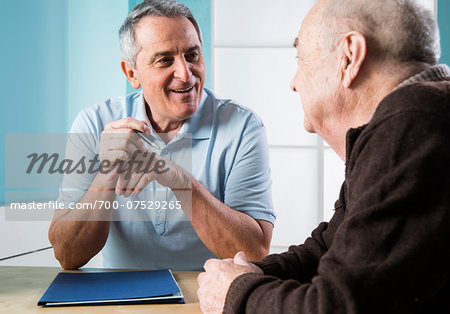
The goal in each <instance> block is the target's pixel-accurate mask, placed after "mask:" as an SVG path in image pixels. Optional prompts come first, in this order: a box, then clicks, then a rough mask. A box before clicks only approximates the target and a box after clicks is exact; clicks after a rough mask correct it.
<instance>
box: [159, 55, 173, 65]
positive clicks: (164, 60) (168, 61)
mask: <svg viewBox="0 0 450 314" xmlns="http://www.w3.org/2000/svg"><path fill="white" fill-rule="evenodd" d="M172 61H173V60H172V58H169V57H164V58H161V59H158V60H157V61H156V63H157V64H159V65H169V64H171V63H172Z"/></svg>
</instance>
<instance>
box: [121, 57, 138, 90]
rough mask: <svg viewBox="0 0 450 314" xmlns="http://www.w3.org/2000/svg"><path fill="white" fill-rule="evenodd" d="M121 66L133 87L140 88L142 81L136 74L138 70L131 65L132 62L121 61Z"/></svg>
mask: <svg viewBox="0 0 450 314" xmlns="http://www.w3.org/2000/svg"><path fill="white" fill-rule="evenodd" d="M120 67H121V68H122V72H123V74H125V76H126V77H127V80H128V82H130V85H131V87H133V88H134V89H138V88H139V87H141V83H140V82H139V81H138V79H137V78H136V76H135V72H136V70H135V69H134V68H133V67H132V66H131V64H129V63H128V62H126V61H125V60H122V61H121V62H120Z"/></svg>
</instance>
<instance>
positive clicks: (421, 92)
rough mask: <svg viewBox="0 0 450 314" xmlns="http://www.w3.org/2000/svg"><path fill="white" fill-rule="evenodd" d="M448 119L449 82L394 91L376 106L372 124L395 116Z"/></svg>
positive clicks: (406, 87)
mask: <svg viewBox="0 0 450 314" xmlns="http://www.w3.org/2000/svg"><path fill="white" fill-rule="evenodd" d="M417 114H419V116H421V115H422V116H423V117H424V118H425V117H426V116H430V115H431V116H436V117H441V118H442V119H445V120H448V118H450V81H438V82H421V83H415V84H410V85H407V86H404V87H402V88H399V89H397V90H394V91H393V92H392V93H390V94H389V95H388V96H387V97H386V98H385V99H383V101H382V102H381V103H380V105H379V106H378V108H377V110H376V112H375V114H374V117H373V122H374V123H377V122H381V121H383V120H385V119H388V118H392V117H395V116H396V115H403V116H404V115H410V116H416V115H417Z"/></svg>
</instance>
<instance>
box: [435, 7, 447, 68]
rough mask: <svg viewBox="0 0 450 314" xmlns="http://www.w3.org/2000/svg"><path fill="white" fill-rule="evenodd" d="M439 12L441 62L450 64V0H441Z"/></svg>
mask: <svg viewBox="0 0 450 314" xmlns="http://www.w3.org/2000/svg"><path fill="white" fill-rule="evenodd" d="M437 13H438V14H437V15H438V24H439V30H440V32H441V49H442V55H441V59H440V63H446V64H448V65H450V0H439V1H438V10H437Z"/></svg>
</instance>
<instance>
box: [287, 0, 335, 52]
mask: <svg viewBox="0 0 450 314" xmlns="http://www.w3.org/2000/svg"><path fill="white" fill-rule="evenodd" d="M327 2H328V0H319V1H317V2H316V4H314V6H313V7H312V8H311V9H310V10H309V12H308V13H307V14H306V16H305V18H304V19H303V22H302V25H301V26H300V30H299V32H298V34H297V38H296V42H295V43H297V46H300V45H301V44H302V43H303V44H304V42H305V41H307V42H310V41H314V42H317V41H318V40H319V37H322V35H323V34H322V30H323V28H322V22H323V20H324V19H323V16H322V15H323V14H324V12H323V11H324V10H323V8H324V6H325V5H326V3H327Z"/></svg>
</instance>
